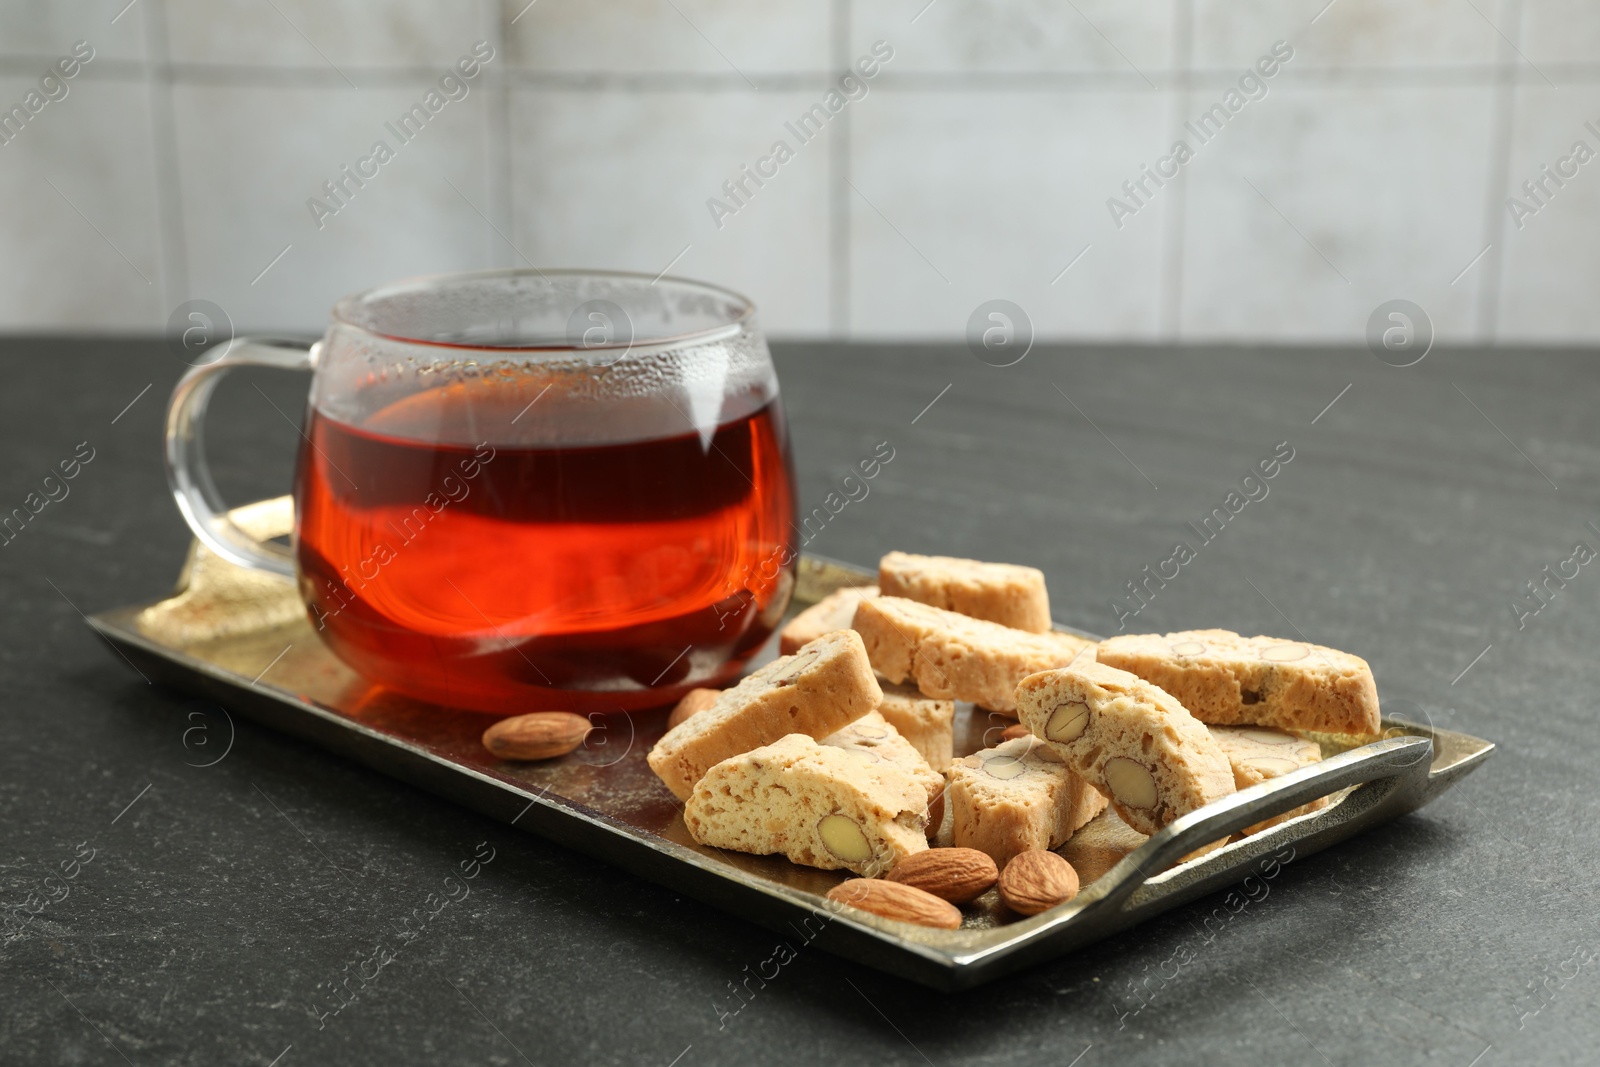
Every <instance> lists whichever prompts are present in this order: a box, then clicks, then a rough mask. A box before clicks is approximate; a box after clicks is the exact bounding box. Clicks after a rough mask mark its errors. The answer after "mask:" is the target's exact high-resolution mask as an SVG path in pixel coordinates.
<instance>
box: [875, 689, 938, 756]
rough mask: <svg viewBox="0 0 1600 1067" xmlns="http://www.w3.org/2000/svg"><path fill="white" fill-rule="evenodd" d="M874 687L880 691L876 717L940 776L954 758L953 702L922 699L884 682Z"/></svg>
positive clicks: (919, 694) (914, 690) (914, 691)
mask: <svg viewBox="0 0 1600 1067" xmlns="http://www.w3.org/2000/svg"><path fill="white" fill-rule="evenodd" d="M878 685H879V687H880V688H882V690H883V703H881V704H879V705H878V713H879V714H881V715H882V716H883V717H884V718H885V719H888V720H889V722H890V723H891V724H892V725H893V726H894V728H895V729H896V730H898V731H900V736H901V737H903V738H905V739H906V740H907V741H909V742H911V744H912V745H913V746H914V747H915V748H916V750H917V751H918V752H920V753H922V758H923V759H925V760H927V761H928V766H930V767H932V768H933V769H934V770H936V771H939V772H940V773H941V774H942V773H943V772H944V769H945V768H946V767H948V766H950V760H951V758H952V757H953V756H954V754H955V718H956V704H955V701H953V700H936V699H934V698H933V697H926V696H923V695H922V694H921V693H920V692H918V691H917V690H916V689H914V688H913V687H911V686H909V685H896V684H895V683H893V682H884V681H880V682H879V683H878Z"/></svg>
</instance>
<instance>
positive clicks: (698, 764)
mask: <svg viewBox="0 0 1600 1067" xmlns="http://www.w3.org/2000/svg"><path fill="white" fill-rule="evenodd" d="M882 699H883V690H882V689H880V688H878V679H877V678H876V677H875V676H874V675H873V673H872V665H871V664H870V663H868V662H867V651H866V648H865V647H864V646H863V645H862V643H861V638H860V637H859V636H858V635H857V634H856V633H855V632H854V631H851V630H837V631H835V632H833V633H828V634H824V635H823V636H821V637H819V638H817V639H816V640H815V641H813V642H811V643H810V644H808V645H806V646H805V647H803V648H801V649H800V651H799V652H796V653H795V654H794V655H793V656H784V657H782V658H781V659H777V660H774V661H773V662H771V663H769V664H767V665H766V666H765V667H763V668H761V669H760V670H758V671H756V672H755V673H754V674H752V675H750V676H749V677H747V678H745V679H744V680H743V681H741V682H740V683H739V684H738V685H736V686H734V687H733V688H732V689H727V690H724V691H723V693H722V695H721V696H719V697H718V698H717V702H716V703H715V704H713V705H712V706H711V707H710V708H708V709H706V710H705V711H702V712H700V713H699V714H696V715H692V716H690V717H689V718H688V719H685V720H684V721H683V722H681V723H679V724H678V725H677V726H674V727H673V728H672V729H670V730H668V731H667V733H666V736H664V737H663V738H662V739H661V740H660V741H658V742H656V746H655V747H654V748H652V749H651V750H650V755H649V757H648V759H649V763H650V769H651V770H653V771H655V772H656V775H657V777H659V778H660V779H661V780H662V781H663V782H665V783H666V785H667V788H668V789H670V790H672V792H673V794H674V795H675V796H677V797H678V799H680V800H682V799H684V798H686V797H687V796H688V795H689V793H690V791H691V790H693V789H694V784H695V783H696V782H698V781H699V780H700V779H701V777H702V776H704V774H705V773H706V772H707V771H709V770H710V769H711V768H712V767H714V766H715V765H717V764H718V763H721V762H722V761H723V760H725V759H727V758H728V757H729V756H736V755H738V754H739V753H741V752H748V751H750V750H751V749H753V748H758V747H760V746H761V745H767V744H771V743H772V742H774V741H777V740H778V739H779V738H781V737H783V736H784V735H786V734H792V733H802V734H807V735H809V736H811V737H826V736H828V735H829V734H831V733H834V732H836V731H838V730H842V729H844V728H845V727H846V726H848V725H849V724H850V723H852V722H854V721H855V720H857V719H859V718H861V716H863V715H865V714H867V713H868V712H869V711H872V710H873V709H874V708H876V707H877V706H878V704H879V702H880V701H882Z"/></svg>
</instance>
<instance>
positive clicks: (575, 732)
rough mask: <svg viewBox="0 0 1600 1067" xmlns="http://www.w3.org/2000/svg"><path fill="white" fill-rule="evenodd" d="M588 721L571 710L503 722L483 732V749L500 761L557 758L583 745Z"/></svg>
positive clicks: (537, 714)
mask: <svg viewBox="0 0 1600 1067" xmlns="http://www.w3.org/2000/svg"><path fill="white" fill-rule="evenodd" d="M589 729H590V725H589V720H588V719H585V718H584V717H583V716H582V715H574V714H573V713H572V712H570V711H536V712H534V713H532V714H531V715H516V716H513V717H512V718H509V719H501V720H500V721H499V722H497V723H495V724H494V725H493V726H491V727H489V728H488V729H487V730H485V731H484V732H483V747H484V748H486V749H488V750H489V751H490V752H493V753H494V754H495V755H496V756H499V757H500V758H501V759H510V760H536V759H554V758H555V757H557V756H565V755H566V754H567V753H568V752H571V751H572V750H573V749H575V748H577V747H578V746H579V745H581V744H583V739H584V738H585V737H587V736H588V735H589Z"/></svg>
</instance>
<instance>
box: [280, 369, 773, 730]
mask: <svg viewBox="0 0 1600 1067" xmlns="http://www.w3.org/2000/svg"><path fill="white" fill-rule="evenodd" d="M356 407H357V408H358V409H359V405H357V406H356ZM739 407H740V402H739V398H737V397H730V398H728V399H727V400H726V401H725V402H723V404H722V409H721V410H722V412H723V415H722V417H721V419H720V420H716V421H714V422H713V423H712V424H710V425H707V426H706V429H705V430H704V431H703V432H696V431H695V430H693V429H692V428H689V426H690V420H689V419H688V417H687V415H686V414H685V413H684V412H683V409H682V406H681V405H678V404H673V402H672V401H670V400H667V399H665V398H663V397H656V398H653V399H652V398H650V397H648V396H645V397H640V398H637V399H634V400H629V401H627V402H625V403H610V404H607V405H605V406H603V407H596V406H593V405H590V404H586V403H585V402H584V401H583V400H582V399H581V398H572V397H568V398H566V399H559V398H557V397H555V396H550V397H545V398H542V399H538V400H535V401H534V403H533V404H532V405H531V406H529V405H528V401H527V398H526V397H525V396H524V395H522V394H521V393H520V392H518V391H516V390H503V391H501V392H499V393H497V392H496V391H495V390H493V389H482V388H478V389H470V390H469V389H467V388H465V387H463V386H462V385H461V384H459V383H457V384H452V385H444V386H439V387H436V388H434V389H430V390H428V391H425V392H421V393H416V394H414V395H411V396H408V397H406V398H405V399H402V400H400V401H398V402H395V403H391V404H388V405H386V406H383V407H380V408H378V409H377V410H376V411H374V412H373V413H372V414H370V415H368V416H367V417H365V418H362V419H360V420H359V423H360V424H359V425H353V424H350V423H347V422H344V421H340V420H339V419H336V418H334V417H331V416H330V415H328V414H326V413H324V412H322V411H318V410H316V409H315V407H313V410H312V412H311V414H310V418H309V425H308V427H307V438H308V442H307V445H308V446H307V447H305V448H302V450H301V457H300V466H301V469H300V476H299V478H298V480H297V486H298V490H297V506H298V508H299V542H298V559H299V569H300V591H301V595H302V597H303V598H304V600H305V602H306V604H307V606H308V608H309V611H310V613H311V618H312V622H313V624H314V625H315V626H316V627H317V628H318V629H319V630H320V631H321V634H322V636H323V638H324V639H325V640H327V641H328V643H329V644H330V645H331V646H332V647H333V649H334V651H336V652H337V653H338V654H339V655H340V657H341V658H343V659H344V660H345V661H346V662H348V663H350V664H351V665H352V666H354V667H355V668H356V669H357V670H359V671H361V672H362V673H363V674H364V675H366V676H367V677H369V678H371V679H372V680H374V681H377V682H381V683H383V684H386V685H388V686H390V687H392V688H394V689H397V690H400V691H401V692H404V693H407V694H409V695H412V696H415V697H418V698H421V699H424V700H428V701H432V702H434V703H438V704H442V705H446V706H450V707H459V708H470V709H476V710H481V711H493V712H502V713H505V712H522V711H532V710H538V709H542V708H564V709H570V710H574V711H579V712H589V711H601V712H615V711H625V710H632V709H634V708H641V707H650V706H655V705H659V704H662V703H665V702H667V701H670V700H673V699H676V697H677V696H678V695H679V694H681V693H682V692H683V691H684V690H685V689H687V688H689V687H690V686H692V685H715V684H719V683H721V682H723V681H726V680H727V679H728V678H729V677H730V676H732V675H733V674H734V673H736V672H737V669H738V667H739V665H740V664H741V663H742V662H743V660H744V659H745V658H747V657H748V656H749V654H750V653H752V652H753V651H754V650H755V649H756V648H757V647H759V646H760V645H761V644H762V642H763V641H765V640H766V638H767V637H768V635H769V634H770V633H771V632H772V629H773V627H774V626H775V625H776V624H777V621H778V619H779V617H780V616H781V614H782V612H783V609H784V607H785V606H786V602H787V600H788V593H789V589H790V587H791V585H792V581H793V578H792V563H791V562H790V561H791V560H792V558H793V555H794V544H793V532H792V530H793V527H792V522H793V515H794V499H793V488H792V474H791V472H790V470H789V465H788V460H787V458H786V457H787V448H786V430H785V427H784V422H783V415H782V409H781V407H780V406H779V403H778V401H777V400H776V399H775V398H773V399H770V400H766V399H764V398H763V397H761V396H752V397H749V398H746V402H745V403H744V404H743V408H744V410H743V411H742V412H741V413H737V414H735V415H734V416H733V417H728V412H729V411H730V410H734V411H737V410H738V409H739ZM713 426H714V428H713ZM678 430H681V431H682V432H676V431H678ZM573 442H577V443H573Z"/></svg>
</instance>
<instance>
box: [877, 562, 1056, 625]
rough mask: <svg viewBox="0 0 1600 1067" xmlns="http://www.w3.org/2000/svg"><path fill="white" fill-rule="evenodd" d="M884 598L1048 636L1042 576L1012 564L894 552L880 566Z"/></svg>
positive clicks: (1046, 608)
mask: <svg viewBox="0 0 1600 1067" xmlns="http://www.w3.org/2000/svg"><path fill="white" fill-rule="evenodd" d="M878 587H879V588H880V589H882V590H883V595H884V596H898V597H905V598H906V599H907V600H915V601H916V602H917V603H919V604H927V605H928V606H929V607H935V608H944V609H945V610H946V611H954V612H957V613H958V614H961V615H969V616H971V617H972V618H974V619H987V620H988V621H989V622H997V623H999V624H1000V625H1001V626H1009V627H1011V628H1012V629H1015V630H1027V631H1028V632H1029V633H1036V634H1042V633H1048V632H1049V631H1050V597H1049V595H1048V594H1047V593H1046V592H1045V588H1044V572H1043V571H1040V570H1036V569H1034V568H1033V567H1018V566H1015V565H1013V564H1010V563H980V562H978V561H977V560H973V559H956V558H954V557H952V556H913V555H911V554H910V553H909V552H891V553H889V554H888V555H887V556H884V557H883V559H882V560H881V561H880V562H879V563H878Z"/></svg>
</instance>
